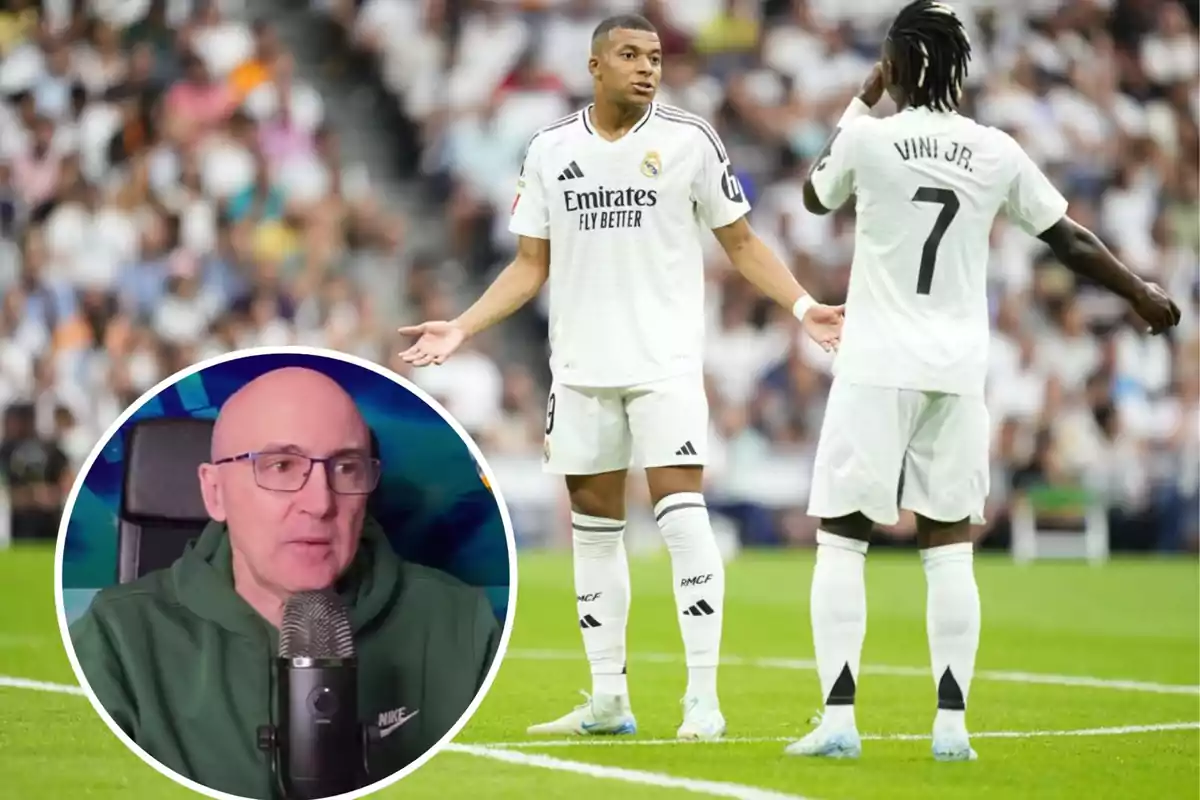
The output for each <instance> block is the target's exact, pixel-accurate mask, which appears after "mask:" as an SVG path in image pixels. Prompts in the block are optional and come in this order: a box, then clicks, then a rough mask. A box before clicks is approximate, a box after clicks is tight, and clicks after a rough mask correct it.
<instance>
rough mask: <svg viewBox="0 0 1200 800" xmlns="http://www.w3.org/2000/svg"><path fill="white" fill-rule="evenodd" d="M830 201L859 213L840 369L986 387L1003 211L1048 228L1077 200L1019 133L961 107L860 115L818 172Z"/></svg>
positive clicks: (903, 383) (905, 385) (936, 386)
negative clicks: (991, 265) (992, 263)
mask: <svg viewBox="0 0 1200 800" xmlns="http://www.w3.org/2000/svg"><path fill="white" fill-rule="evenodd" d="M812 184H813V188H814V189H815V190H816V194H817V198H818V199H819V200H820V201H821V204H822V205H823V206H825V207H826V208H831V209H832V208H837V207H839V206H841V205H842V204H843V203H845V202H846V201H847V200H848V199H849V198H850V197H851V196H854V197H855V198H856V199H855V210H856V214H857V220H856V223H855V232H854V261H853V264H852V266H851V270H850V288H849V294H848V296H847V298H846V322H845V328H844V330H843V332H842V341H841V344H840V345H839V347H838V354H837V358H836V360H835V362H834V374H835V375H837V376H839V377H841V378H844V379H845V380H848V381H851V382H854V383H864V384H871V385H875V386H889V387H895V388H901V389H918V390H923V391H937V392H947V393H951V394H982V393H983V390H984V382H985V378H986V375H987V364H988V343H989V340H990V336H989V331H988V321H989V320H988V298H987V263H988V253H989V249H990V248H989V241H988V240H989V237H990V235H991V230H992V223H993V222H994V220H995V218H996V216H997V215H998V214H1000V213H1004V214H1006V215H1007V216H1008V217H1009V218H1011V219H1012V220H1014V221H1015V222H1016V223H1017V224H1019V225H1020V226H1021V227H1022V228H1023V229H1024V230H1025V231H1027V232H1028V233H1029V234H1030V235H1033V236H1037V235H1039V234H1041V233H1043V232H1044V231H1046V230H1047V229H1048V228H1050V227H1051V226H1053V225H1054V224H1055V223H1057V222H1058V221H1059V220H1060V219H1062V218H1063V216H1064V215H1065V214H1066V212H1067V201H1066V199H1064V198H1063V196H1062V194H1060V193H1059V191H1058V190H1057V189H1055V188H1054V186H1053V184H1051V183H1050V181H1049V179H1047V178H1046V176H1045V175H1044V174H1042V171H1041V170H1040V169H1038V167H1037V165H1036V164H1034V163H1033V161H1032V159H1030V158H1029V156H1028V155H1027V154H1026V153H1025V151H1024V150H1022V149H1021V146H1020V145H1018V144H1017V143H1016V141H1014V140H1013V139H1012V137H1010V136H1009V135H1008V134H1006V133H1004V132H1003V131H1000V130H998V129H995V128H990V127H987V126H985V125H980V124H979V123H977V122H975V121H974V120H972V119H969V118H968V117H964V116H962V115H959V114H954V113H943V112H935V111H931V110H928V109H920V108H910V109H905V110H903V111H900V112H899V113H897V114H894V115H892V116H890V117H886V118H883V119H877V118H874V117H860V118H858V119H856V120H854V121H853V122H851V123H850V124H849V125H847V126H846V127H845V128H843V129H842V130H841V132H840V133H839V134H838V135H837V137H836V138H835V139H834V142H833V147H832V148H831V150H830V152H829V154H828V156H827V157H826V158H825V159H824V160H823V161H822V162H820V163H819V164H818V165H817V166H816V168H815V169H814V170H813V174H812Z"/></svg>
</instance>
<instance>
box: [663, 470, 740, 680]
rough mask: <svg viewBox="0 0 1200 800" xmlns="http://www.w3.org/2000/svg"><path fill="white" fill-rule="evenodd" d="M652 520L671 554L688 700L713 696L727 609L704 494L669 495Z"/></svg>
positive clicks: (721, 564)
mask: <svg viewBox="0 0 1200 800" xmlns="http://www.w3.org/2000/svg"><path fill="white" fill-rule="evenodd" d="M654 518H655V519H656V520H658V527H659V529H660V530H661V531H662V535H663V540H664V541H665V542H666V545H667V550H668V551H669V552H670V554H671V572H672V575H673V583H674V588H675V606H676V610H677V611H678V613H679V631H680V633H681V634H682V636H683V647H684V651H685V653H686V655H687V667H688V686H687V696H688V697H712V698H715V697H716V696H717V665H718V662H719V661H720V659H721V626H722V624H723V619H724V607H725V562H724V561H723V560H722V558H721V551H720V549H719V548H718V547H717V541H716V538H715V537H714V536H713V531H712V525H711V524H710V523H709V519H708V506H707V505H705V502H704V495H702V494H700V493H697V492H679V493H676V494H671V495H667V496H666V497H664V498H663V499H661V500H659V501H658V503H656V504H655V506H654Z"/></svg>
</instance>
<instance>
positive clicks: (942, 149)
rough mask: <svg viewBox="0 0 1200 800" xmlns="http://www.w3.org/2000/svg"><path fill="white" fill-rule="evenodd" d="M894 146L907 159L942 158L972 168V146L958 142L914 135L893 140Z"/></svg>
mask: <svg viewBox="0 0 1200 800" xmlns="http://www.w3.org/2000/svg"><path fill="white" fill-rule="evenodd" d="M892 147H895V148H896V152H897V153H899V154H900V157H901V158H903V159H904V160H905V161H912V160H914V159H916V160H929V159H941V160H942V161H945V162H947V163H948V164H951V165H952V166H955V167H958V168H959V169H963V170H966V171H967V172H974V170H973V169H971V148H969V147H967V146H966V145H965V144H959V143H958V142H945V143H941V142H939V141H938V140H937V139H936V138H935V137H933V136H913V137H910V138H908V139H905V140H903V141H901V142H892Z"/></svg>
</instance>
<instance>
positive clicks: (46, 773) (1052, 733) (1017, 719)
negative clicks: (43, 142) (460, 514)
mask: <svg viewBox="0 0 1200 800" xmlns="http://www.w3.org/2000/svg"><path fill="white" fill-rule="evenodd" d="M52 562H53V556H52V551H51V550H50V549H28V548H18V549H14V550H11V551H7V552H3V553H0V676H6V677H8V678H23V679H29V680H34V681H42V682H48V683H58V684H72V683H74V682H75V681H74V676H73V674H72V672H71V669H70V666H69V664H68V662H67V659H66V657H65V655H64V653H63V650H62V645H61V642H60V639H59V636H58V629H57V624H56V620H55V613H54V601H53V593H52V586H51V584H52V575H53V564H52ZM811 569H812V554H811V553H756V554H748V555H742V556H741V557H740V558H739V559H737V560H736V561H734V562H733V563H731V564H730V565H729V568H728V589H727V597H726V626H725V637H724V643H723V651H724V652H725V653H726V654H727V656H728V657H729V658H730V661H731V663H730V664H729V665H728V666H725V667H723V668H722V671H721V678H720V681H721V683H720V689H721V697H722V705H723V710H724V711H725V715H726V717H727V718H728V721H729V732H728V737H729V741H725V742H720V743H703V744H674V743H670V742H667V743H662V742H658V743H656V741H657V740H663V739H670V738H671V737H672V736H673V734H674V730H675V727H676V726H677V724H678V722H679V712H680V707H679V698H680V695H681V694H682V691H683V688H684V683H685V670H684V666H683V663H682V658H681V645H680V640H679V631H678V627H677V625H676V622H675V611H674V607H673V601H672V597H671V582H670V577H669V576H670V568H669V565H668V563H667V561H666V560H665V558H656V559H648V560H639V561H636V562H635V563H634V564H633V611H632V620H631V623H630V631H629V642H630V659H629V680H630V691H631V695H632V700H633V704H634V711H635V713H636V714H637V715H638V722H639V727H640V731H639V733H638V735H637V736H636V737H630V738H622V739H619V740H616V741H613V740H603V741H595V740H590V739H589V740H576V741H572V742H565V743H563V742H553V741H552V742H537V740H531V739H530V738H529V737H527V736H526V735H525V733H524V730H525V727H526V726H527V725H529V724H530V723H532V722H541V721H544V720H547V719H550V718H552V717H555V716H558V715H560V714H562V713H564V712H565V711H567V710H569V708H570V707H571V706H573V705H575V704H576V703H578V702H580V701H581V700H582V698H581V697H580V695H579V694H578V690H580V689H586V688H588V684H589V680H588V675H587V667H586V664H585V662H584V660H583V657H582V654H581V652H580V642H579V630H578V623H577V621H576V618H575V610H574V593H573V589H572V586H571V574H572V570H571V563H570V557H569V555H567V554H563V553H530V554H524V555H523V556H522V558H521V562H520V572H519V576H520V586H519V596H518V601H517V622H516V626H515V629H514V631H513V637H512V641H511V644H510V652H509V656H508V658H507V659H506V660H505V662H504V664H503V666H502V668H501V670H500V674H499V676H498V678H497V680H496V682H495V684H494V685H493V687H492V690H491V692H490V694H489V696H488V697H487V699H486V700H485V701H484V703H483V705H482V706H481V708H480V710H479V712H478V714H477V715H476V716H475V718H474V719H473V720H472V721H471V723H470V724H469V725H468V726H467V728H466V729H465V730H464V731H463V733H462V734H461V735H460V737H459V738H458V740H457V745H458V746H459V747H466V748H467V749H465V750H463V749H460V750H459V751H457V752H445V753H442V754H439V755H438V756H436V757H435V758H434V759H433V760H432V761H430V762H429V763H428V764H427V765H426V766H425V767H424V768H423V769H421V770H419V771H418V772H417V773H416V774H414V775H412V776H410V777H409V778H407V779H406V780H405V781H403V782H402V783H401V784H400V785H398V786H395V787H392V788H391V789H388V790H384V791H382V792H380V793H379V794H377V795H375V796H376V797H379V798H382V799H383V800H388V798H431V800H432V799H433V798H447V797H465V796H467V793H468V792H470V793H475V792H479V793H481V794H482V796H484V797H488V798H513V799H514V800H515V799H516V798H520V800H528V798H529V797H531V796H532V797H538V798H560V797H561V798H571V799H572V800H585V799H586V798H609V797H612V796H613V795H614V794H616V795H618V796H619V797H621V799H622V800H640V799H641V798H652V797H653V798H660V797H661V798H683V797H703V796H724V797H735V798H742V800H771V799H772V798H774V799H775V800H778V798H782V797H791V798H796V797H803V798H810V799H815V800H850V798H854V800H870V799H871V798H888V799H889V800H891V799H893V798H895V799H896V800H907V799H909V798H911V799H912V800H918V799H919V800H929V799H930V798H989V799H999V798H1005V799H1007V798H1013V799H1014V800H1017V799H1020V800H1048V799H1049V798H1070V800H1080V799H1081V798H1086V799H1087V800H1101V799H1102V798H1114V800H1115V799H1116V798H1121V800H1125V799H1126V798H1183V797H1196V796H1197V792H1198V787H1200V780H1198V776H1200V689H1198V688H1197V684H1198V683H1200V568H1198V565H1197V562H1196V561H1194V560H1175V561H1162V560H1131V559H1119V560H1116V561H1113V562H1112V563H1110V564H1108V565H1106V566H1103V567H1090V566H1087V565H1084V564H1073V563H1071V564H1067V563H1060V564H1035V565H1032V566H1029V567H1019V566H1016V565H1014V564H1012V563H1011V562H1010V561H1008V560H1007V559H1006V558H1004V557H993V556H987V557H980V558H978V559H977V573H978V577H979V584H980V588H981V591H982V595H983V640H982V645H981V648H980V653H979V659H978V666H977V670H978V673H979V674H978V675H977V677H976V681H975V683H974V687H973V690H972V695H971V708H970V716H969V723H970V725H971V729H972V731H973V732H975V733H976V734H979V735H978V736H977V738H976V740H975V742H974V744H975V748H976V750H978V751H979V755H980V760H979V761H978V762H975V763H971V764H936V763H934V762H933V761H932V759H931V758H930V757H929V751H928V741H927V740H924V739H921V738H919V737H921V736H923V735H925V734H927V733H928V729H929V725H930V723H931V721H932V715H933V679H932V676H931V675H930V674H929V673H928V670H927V668H926V666H925V665H926V662H927V660H928V649H927V642H926V638H925V632H924V625H925V622H924V620H925V587H924V577H923V575H922V572H921V567H920V564H919V562H918V560H917V559H916V557H915V555H911V554H909V555H898V554H884V553H875V554H873V555H872V556H871V557H870V558H869V559H868V565H867V580H868V589H869V593H870V616H869V619H868V631H867V643H866V651H865V653H864V656H863V663H864V672H863V676H862V679H861V687H860V692H859V694H860V701H859V710H858V717H859V724H860V728H861V730H862V731H863V733H864V734H870V735H875V736H878V737H880V738H877V739H872V740H870V741H868V742H866V743H865V745H864V755H863V758H862V759H861V760H860V761H858V762H854V763H840V762H825V761H810V760H798V759H792V758H786V757H784V756H783V755H782V749H783V747H784V745H785V744H786V742H787V740H789V739H792V738H797V737H799V736H800V735H802V734H803V733H804V732H805V731H807V730H808V729H809V724H808V719H809V718H810V717H811V716H812V715H813V713H814V712H815V710H816V709H817V707H818V705H819V696H818V695H819V691H818V687H817V680H816V675H815V673H814V672H812V671H811V669H810V668H808V665H807V663H806V660H807V659H811V657H812V645H811V638H810V634H809V629H808V587H809V577H810V575H811ZM1071 676H1074V677H1078V678H1083V679H1086V680H1078V681H1072V680H1070V679H1069V678H1070V677H1071ZM1122 681H1126V682H1128V683H1121V682H1122ZM1163 725H1175V726H1176V729H1173V730H1171V729H1168V730H1163V729H1152V730H1145V729H1143V728H1142V726H1163ZM1097 729H1098V730H1097ZM1113 729H1116V730H1113ZM1080 731H1091V733H1090V735H1080V734H1079V732H1080ZM905 734H907V735H910V736H909V738H904V737H903V735H905ZM985 734H991V735H985ZM996 734H999V735H996ZM482 745H486V746H491V749H487V750H484V751H483V752H482V754H481V753H480V752H478V751H472V750H470V748H471V747H479V746H482ZM496 745H504V747H503V749H500V748H498V747H495V746H496ZM499 759H506V760H499ZM0 776H3V777H2V778H0V782H2V785H3V790H2V791H0V795H2V796H4V797H13V798H22V799H23V800H24V799H26V798H27V799H28V800H42V799H43V798H45V799H46V800H50V799H51V798H55V799H57V798H65V797H71V798H77V797H78V798H104V799H106V800H107V799H108V798H112V800H117V798H121V800H140V799H141V798H147V799H149V798H154V800H158V799H159V798H163V800H168V799H169V798H182V797H188V796H193V795H192V794H191V793H190V792H188V791H187V790H185V789H183V788H181V787H179V786H177V785H175V784H174V783H171V782H169V781H167V780H166V779H165V778H163V777H161V776H160V775H158V774H157V773H155V772H153V771H152V770H151V769H150V768H149V767H147V766H145V765H144V764H142V762H141V761H140V760H138V758H137V757H136V756H134V755H132V754H131V753H129V752H127V751H126V750H125V748H124V747H123V746H122V745H121V744H120V743H119V742H118V741H117V739H116V738H115V737H113V736H112V735H111V734H110V733H109V732H108V730H107V728H105V726H104V725H103V723H102V722H100V720H99V719H98V718H97V717H96V716H95V714H94V713H93V712H92V709H91V706H90V705H89V704H88V702H87V701H86V700H85V699H84V698H82V697H79V696H77V695H70V694H60V693H52V692H46V691H38V690H33V689H28V688H16V687H12V686H8V687H4V686H0Z"/></svg>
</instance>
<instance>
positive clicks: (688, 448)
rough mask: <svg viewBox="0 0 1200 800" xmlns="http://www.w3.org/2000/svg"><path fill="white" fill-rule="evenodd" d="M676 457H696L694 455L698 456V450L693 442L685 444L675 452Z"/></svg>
mask: <svg viewBox="0 0 1200 800" xmlns="http://www.w3.org/2000/svg"><path fill="white" fill-rule="evenodd" d="M675 455H677V456H694V455H696V448H694V447H692V443H691V442H684V443H683V447H681V448H679V449H678V450H676V451H675Z"/></svg>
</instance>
